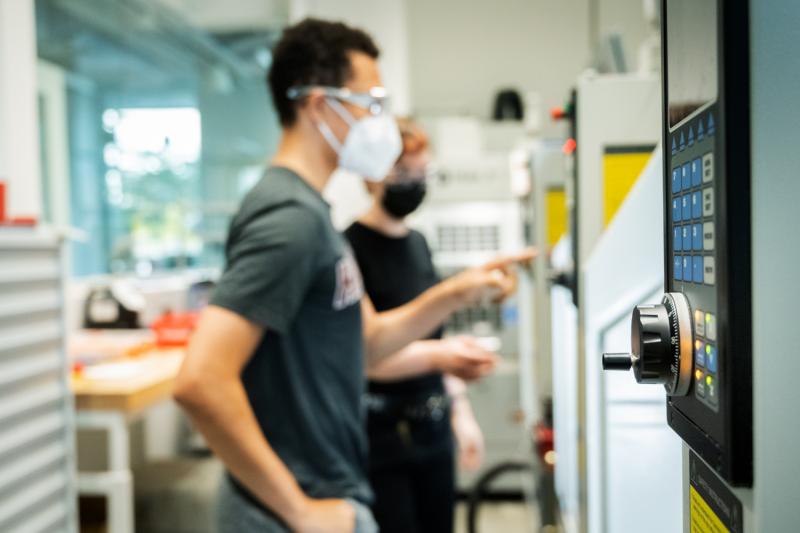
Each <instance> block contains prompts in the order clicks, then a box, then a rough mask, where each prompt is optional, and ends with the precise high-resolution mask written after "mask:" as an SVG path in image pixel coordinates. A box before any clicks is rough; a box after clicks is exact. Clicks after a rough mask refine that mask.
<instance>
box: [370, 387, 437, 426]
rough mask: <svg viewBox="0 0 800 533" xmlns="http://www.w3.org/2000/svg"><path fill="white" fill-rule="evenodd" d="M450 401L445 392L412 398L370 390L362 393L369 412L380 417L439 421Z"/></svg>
mask: <svg viewBox="0 0 800 533" xmlns="http://www.w3.org/2000/svg"><path fill="white" fill-rule="evenodd" d="M451 403H452V402H451V399H450V396H448V395H446V394H432V395H427V396H422V397H416V398H412V399H409V398H403V397H401V398H397V397H395V396H391V395H388V394H375V393H371V392H369V393H367V394H365V395H364V405H365V406H366V408H367V411H369V414H370V415H377V416H379V417H382V418H384V417H385V418H404V419H407V420H417V421H421V420H433V421H439V420H442V419H443V418H445V416H447V413H448V410H449V409H450V404H451Z"/></svg>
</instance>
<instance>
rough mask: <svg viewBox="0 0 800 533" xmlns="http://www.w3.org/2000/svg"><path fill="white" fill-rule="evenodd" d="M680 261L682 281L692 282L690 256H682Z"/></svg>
mask: <svg viewBox="0 0 800 533" xmlns="http://www.w3.org/2000/svg"><path fill="white" fill-rule="evenodd" d="M682 259H683V265H681V269H682V270H683V281H692V256H690V255H684V256H683V258H682Z"/></svg>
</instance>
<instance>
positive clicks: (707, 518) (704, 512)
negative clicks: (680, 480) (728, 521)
mask: <svg viewBox="0 0 800 533" xmlns="http://www.w3.org/2000/svg"><path fill="white" fill-rule="evenodd" d="M689 514H690V515H691V525H692V527H691V533H730V530H729V529H728V528H727V527H725V524H723V523H722V521H721V520H720V519H719V517H718V516H717V515H716V514H715V513H714V511H712V510H711V507H709V506H708V504H707V503H706V501H705V500H704V499H703V497H702V496H700V493H698V492H697V491H696V490H695V489H694V487H691V486H690V487H689Z"/></svg>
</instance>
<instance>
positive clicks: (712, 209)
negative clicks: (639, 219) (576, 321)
mask: <svg viewBox="0 0 800 533" xmlns="http://www.w3.org/2000/svg"><path fill="white" fill-rule="evenodd" d="M740 4H742V3H732V2H726V1H725V0H662V39H663V41H662V44H663V47H662V54H663V55H662V65H663V67H662V68H663V78H664V87H663V88H664V133H663V144H664V258H665V264H664V288H665V293H666V295H665V297H664V300H663V302H662V303H661V304H657V305H643V306H638V307H637V308H636V309H635V310H634V314H633V319H632V325H631V344H632V349H631V353H630V354H605V355H604V360H603V366H604V368H606V369H628V368H633V370H634V375H635V377H636V380H637V381H638V382H640V383H660V384H663V385H664V387H665V389H666V392H667V420H668V423H669V425H670V426H671V427H672V428H673V429H674V430H675V431H676V432H677V433H678V434H679V435H680V436H681V438H682V439H683V440H684V441H685V442H686V443H687V444H688V445H689V446H690V447H691V448H692V449H693V450H694V451H695V452H696V453H697V454H698V455H699V456H700V457H702V458H703V459H704V460H705V461H706V462H707V463H708V464H709V465H710V466H711V467H712V468H713V469H714V470H716V471H717V473H718V474H719V475H720V476H722V477H723V478H725V479H726V480H727V481H728V482H729V483H731V484H733V485H740V486H746V485H750V484H751V483H752V475H753V474H752V370H751V368H752V364H751V351H752V348H751V345H752V340H751V311H750V300H751V286H750V284H751V281H750V280H751V275H750V156H749V154H750V146H749V94H748V86H749V83H748V82H749V71H748V68H747V65H748V59H747V53H748V52H747V51H748V44H747V28H748V21H747V11H746V10H747V8H746V6H742V5H740Z"/></svg>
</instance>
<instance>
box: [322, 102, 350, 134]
mask: <svg viewBox="0 0 800 533" xmlns="http://www.w3.org/2000/svg"><path fill="white" fill-rule="evenodd" d="M325 101H326V102H327V103H328V105H329V106H331V109H333V110H334V111H335V112H336V114H337V115H339V116H340V117H342V120H344V121H345V122H347V125H348V126H351V127H352V125H353V124H355V123H356V119H354V118H353V115H351V114H350V112H349V111H348V110H347V109H346V108H345V107H344V106H343V105H342V103H341V102H340V101H339V100H337V99H336V98H326V99H325Z"/></svg>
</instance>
